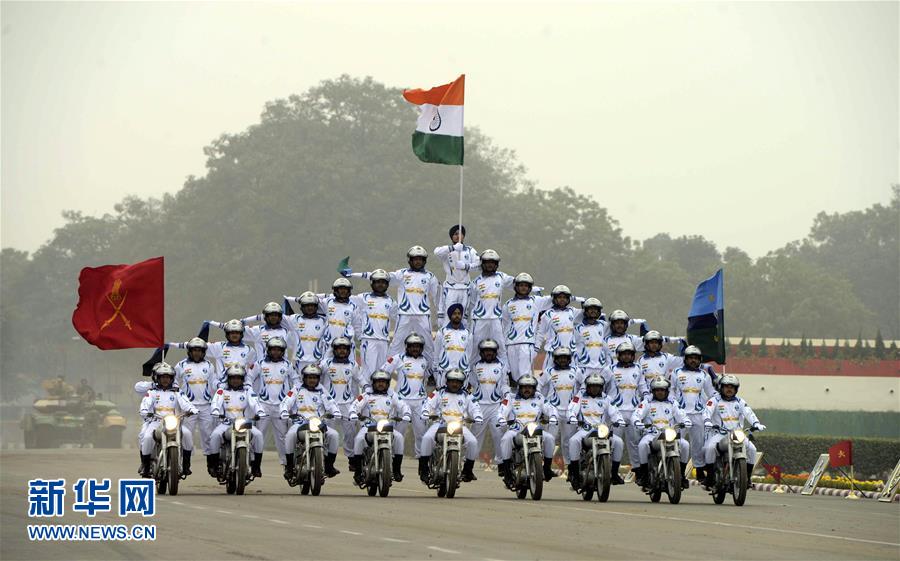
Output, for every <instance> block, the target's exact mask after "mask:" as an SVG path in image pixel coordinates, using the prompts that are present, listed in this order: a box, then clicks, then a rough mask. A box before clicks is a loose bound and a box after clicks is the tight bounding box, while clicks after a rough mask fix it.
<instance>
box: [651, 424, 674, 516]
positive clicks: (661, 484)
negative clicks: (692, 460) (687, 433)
mask: <svg viewBox="0 0 900 561" xmlns="http://www.w3.org/2000/svg"><path fill="white" fill-rule="evenodd" d="M678 428H684V425H682V424H679V425H678ZM647 463H648V467H649V474H648V475H647V487H646V488H645V492H646V493H647V494H648V495H650V500H651V501H653V502H654V503H658V502H659V499H660V498H661V497H662V494H663V492H665V493H666V495H667V496H668V497H669V502H670V503H672V504H673V505H674V504H678V502H679V501H680V500H681V449H680V445H679V443H678V431H677V430H675V429H674V428H672V427H666V428H665V429H663V430H662V431H660V432H659V436H658V437H657V438H656V439H654V440H653V441H652V442H650V457H649V461H648V462H647Z"/></svg>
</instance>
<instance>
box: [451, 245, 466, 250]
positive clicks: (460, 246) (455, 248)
mask: <svg viewBox="0 0 900 561" xmlns="http://www.w3.org/2000/svg"><path fill="white" fill-rule="evenodd" d="M464 247H465V246H464V245H463V244H461V243H458V244H454V245H453V251H462V250H463V248H464Z"/></svg>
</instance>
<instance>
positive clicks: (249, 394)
mask: <svg viewBox="0 0 900 561" xmlns="http://www.w3.org/2000/svg"><path fill="white" fill-rule="evenodd" d="M246 377H247V371H246V370H244V367H243V366H237V365H235V366H231V367H229V368H228V370H226V371H225V380H226V386H225V387H224V388H221V389H219V390H218V391H216V395H214V396H213V399H212V403H211V404H210V411H211V412H212V415H213V417H225V418H226V419H228V421H231V422H233V421H234V420H235V419H259V418H261V417H265V415H266V412H265V410H264V409H263V408H262V405H260V403H259V400H258V399H257V398H256V394H255V393H253V390H252V389H251V388H250V387H249V386H246V385H244V380H245V378H246ZM231 422H223V423H222V424H220V425H219V426H217V427H216V428H215V429H213V431H212V434H211V435H209V448H210V451H211V454H210V455H209V456H207V457H206V469H207V471H209V474H210V475H211V476H213V477H216V471H217V470H218V466H219V462H220V457H219V450H221V449H222V442H223V441H224V440H225V439H228V438H231V431H230V430H229V429H230V428H231ZM250 434H251V438H250V446H251V448H252V450H253V460H252V461H251V462H250V469H251V471H252V473H253V477H262V467H261V466H262V455H263V433H262V432H260V430H259V429H258V428H256V427H250Z"/></svg>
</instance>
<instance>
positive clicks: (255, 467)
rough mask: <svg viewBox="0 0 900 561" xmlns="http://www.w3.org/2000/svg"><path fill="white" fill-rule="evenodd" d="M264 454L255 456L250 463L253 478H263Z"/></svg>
mask: <svg viewBox="0 0 900 561" xmlns="http://www.w3.org/2000/svg"><path fill="white" fill-rule="evenodd" d="M262 456H263V455H262V452H260V453H259V454H256V455H254V456H253V460H252V461H251V462H250V473H252V474H253V477H262Z"/></svg>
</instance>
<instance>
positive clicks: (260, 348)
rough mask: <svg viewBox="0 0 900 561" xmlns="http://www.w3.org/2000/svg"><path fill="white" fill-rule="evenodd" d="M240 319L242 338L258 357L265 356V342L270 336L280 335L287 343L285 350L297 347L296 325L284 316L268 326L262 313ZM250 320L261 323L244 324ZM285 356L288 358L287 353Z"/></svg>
mask: <svg viewBox="0 0 900 561" xmlns="http://www.w3.org/2000/svg"><path fill="white" fill-rule="evenodd" d="M241 321H243V322H244V324H245V325H244V340H246V341H248V342H249V343H250V344H252V345H253V348H254V350H255V351H256V356H258V357H264V356H266V343H268V341H269V339H271V338H272V337H281V339H282V340H283V341H284V342H285V343H286V344H287V350H290V349H295V348H297V327H296V325H295V324H294V322H292V321H290V320H288V319H286V318H285V317H284V316H281V323H280V324H278V325H276V326H275V327H269V324H268V323H265V316H263V315H262V314H258V315H255V316H250V317H246V318H244V319H242V320H241ZM252 321H262V322H263V323H262V324H261V325H246V324H247V323H249V322H252ZM285 358H288V357H287V355H285Z"/></svg>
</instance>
